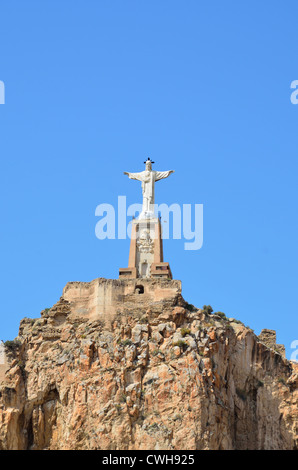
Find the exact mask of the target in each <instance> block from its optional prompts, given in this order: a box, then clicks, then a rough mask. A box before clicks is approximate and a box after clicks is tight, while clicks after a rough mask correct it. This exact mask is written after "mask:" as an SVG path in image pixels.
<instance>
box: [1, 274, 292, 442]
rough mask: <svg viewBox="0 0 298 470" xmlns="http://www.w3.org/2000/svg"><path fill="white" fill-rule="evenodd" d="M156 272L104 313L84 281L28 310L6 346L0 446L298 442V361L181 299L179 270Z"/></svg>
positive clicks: (242, 328) (241, 327) (236, 324)
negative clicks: (47, 305)
mask: <svg viewBox="0 0 298 470" xmlns="http://www.w3.org/2000/svg"><path fill="white" fill-rule="evenodd" d="M92 282H94V281H92ZM102 282H103V283H104V281H102ZM114 282H119V281H114ZM151 282H152V281H150V282H149V284H148V285H145V292H144V295H145V296H144V297H142V295H140V294H138V293H135V294H134V290H133V289H130V288H127V289H128V290H127V292H126V294H125V295H127V296H128V297H125V295H124V294H123V295H124V297H121V298H120V297H118V300H117V302H118V304H117V305H116V304H113V303H111V302H110V304H109V312H108V322H106V321H105V316H104V314H102V312H99V313H100V315H99V314H97V313H98V312H97V313H96V302H95V300H94V298H91V297H90V295H91V294H90V292H91V290H92V289H93V287H94V286H90V285H89V286H86V285H85V283H82V286H79V285H78V284H79V283H75V285H72V286H68V287H67V288H66V290H65V291H64V294H63V296H62V297H61V299H60V300H59V302H58V303H57V304H56V305H55V306H54V307H52V308H51V309H49V310H47V311H43V312H42V315H41V318H39V319H36V320H32V319H24V320H22V322H21V324H20V330H19V336H18V338H17V339H16V340H15V341H14V342H13V344H11V345H10V347H9V348H6V359H7V362H8V367H7V371H6V374H5V378H4V380H2V382H1V385H0V423H1V425H0V450H7V449H105V450H113V449H115V450H129V449H131V450H134V449H147V450H166V449H170V450H172V449H173V450H179V449H180V450H194V449H206V450H207V449H214V450H217V449H296V448H297V447H298V446H297V443H298V437H297V428H298V426H297V424H298V408H297V398H298V393H297V384H298V367H297V365H296V364H295V363H292V362H290V361H288V360H286V359H285V358H284V357H283V356H282V354H280V353H279V352H278V351H277V350H275V349H274V348H273V347H269V346H268V345H266V344H265V342H264V341H261V340H260V339H259V338H258V337H257V336H256V335H255V334H254V333H253V332H252V331H251V330H250V329H249V328H247V327H245V326H244V325H243V324H241V323H240V322H238V321H236V320H233V319H230V320H229V319H227V318H221V317H219V316H216V317H215V318H213V316H212V315H208V314H206V313H204V312H203V311H202V310H199V309H196V308H193V306H190V305H189V304H187V303H186V302H184V300H183V298H182V297H181V292H180V291H179V286H178V287H177V285H176V284H173V282H174V281H167V282H169V284H164V282H166V281H162V282H161V284H160V285H158V281H156V282H157V284H154V286H152V283H151ZM175 282H178V281H175ZM90 284H91V283H90ZM108 284H109V283H108ZM117 286H118V287H117V289H118V288H119V289H120V290H121V289H122V291H123V292H124V290H125V289H124V287H123V286H120V287H119V284H117ZM130 286H131V285H130ZM147 287H148V289H149V291H150V289H151V291H152V292H153V291H154V295H153V294H152V295H153V297H151V300H152V301H151V303H150V296H149V291H148V290H147V297H146V289H147ZM72 288H74V289H75V290H76V294H75V295H76V297H75V296H73V297H72V296H71V295H70V289H72ZM106 288H107V289H108V291H109V292H110V291H111V292H112V291H113V289H111V290H110V284H109V286H106ZM78 289H79V290H80V289H81V291H82V295H81V297H80V298H79V296H78V295H77V294H78V292H77V290H78ZM88 289H89V291H88ZM90 289H91V290H90ZM129 289H130V290H129ZM163 289H166V290H167V295H165V300H164V301H163V299H162V297H163V296H162V290H163ZM171 289H172V290H171ZM170 291H171V294H170V293H169V292H170ZM88 292H89V293H88ZM96 295H97V294H96ZM109 296H110V294H109ZM148 296H149V297H148ZM154 296H155V297H154ZM74 297H75V300H74ZM109 298H110V297H109ZM142 299H144V300H142ZM100 302H101V301H100ZM101 303H102V302H101ZM88 305H90V311H89V310H88V308H89V307H88ZM113 305H114V307H115V311H114V312H113V311H112V306H113ZM124 307H125V308H124ZM88 312H89V313H88Z"/></svg>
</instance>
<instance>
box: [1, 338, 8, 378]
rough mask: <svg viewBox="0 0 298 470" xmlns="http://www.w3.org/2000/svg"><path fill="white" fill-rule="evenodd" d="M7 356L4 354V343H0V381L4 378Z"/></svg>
mask: <svg viewBox="0 0 298 470" xmlns="http://www.w3.org/2000/svg"><path fill="white" fill-rule="evenodd" d="M7 367H8V364H7V358H6V354H5V348H4V344H3V343H0V382H1V381H2V380H4V378H5V372H6V370H7Z"/></svg>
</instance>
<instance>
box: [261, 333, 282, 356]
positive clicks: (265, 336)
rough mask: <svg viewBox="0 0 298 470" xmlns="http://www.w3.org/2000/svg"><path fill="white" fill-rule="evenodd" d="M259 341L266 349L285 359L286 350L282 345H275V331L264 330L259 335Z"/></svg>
mask: <svg viewBox="0 0 298 470" xmlns="http://www.w3.org/2000/svg"><path fill="white" fill-rule="evenodd" d="M259 340H260V341H261V342H262V343H264V344H266V346H267V347H268V348H271V349H274V350H275V351H277V352H279V353H280V354H281V355H282V356H283V357H286V349H285V347H284V345H283V344H276V331H275V330H269V329H267V328H265V329H264V330H262V331H261V333H260V334H259Z"/></svg>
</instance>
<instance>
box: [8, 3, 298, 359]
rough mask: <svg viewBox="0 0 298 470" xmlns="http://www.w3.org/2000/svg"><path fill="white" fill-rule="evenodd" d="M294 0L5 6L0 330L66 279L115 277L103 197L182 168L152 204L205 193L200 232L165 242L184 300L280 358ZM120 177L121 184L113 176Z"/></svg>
mask: <svg viewBox="0 0 298 470" xmlns="http://www.w3.org/2000/svg"><path fill="white" fill-rule="evenodd" d="M297 17H298V5H297V2H296V1H291V0H289V1H287V2H280V1H276V0H274V1H272V0H270V1H269V0H265V1H262V2H260V1H256V0H250V1H245V2H235V0H232V1H222V0H217V1H213V2H202V1H198V0H188V1H187V2H185V1H182V0H180V1H176V0H162V1H161V0H158V1H157V0H150V1H149V0H147V1H140V0H135V1H132V0H125V1H123V0H121V1H120V0H110V1H108V0H105V1H103V0H84V1H83V0H76V1H74V0H71V1H70V0H63V1H61V0H59V1H58V0H51V1H42V2H41V1H40V0H35V1H33V0H26V1H24V0H18V1H16V0H10V1H9V2H1V6H0V18H1V28H0V80H2V81H3V82H4V83H5V87H6V103H5V105H0V158H1V184H0V209H1V230H0V237H1V238H0V241H1V244H0V253H1V283H0V285H1V305H0V312H1V322H0V339H3V340H7V339H12V338H14V337H15V336H16V335H17V332H18V325H19V321H20V320H21V319H22V318H23V317H24V316H29V317H33V318H34V317H38V316H39V314H40V311H41V310H42V309H43V308H45V307H50V306H52V305H53V304H54V303H55V302H56V301H57V300H58V299H59V297H60V296H61V294H62V289H63V287H64V285H65V284H66V283H67V282H68V281H90V280H92V279H94V278H97V277H107V278H117V276H118V268H119V267H125V266H126V265H127V261H128V250H129V241H128V240H120V241H117V240H106V241H99V240H98V239H97V238H96V237H95V232H94V229H95V224H96V222H97V220H98V219H97V218H96V217H95V208H96V206H97V205H98V204H100V203H102V202H107V203H112V204H115V203H116V202H117V196H118V195H125V194H126V195H127V197H128V200H129V203H131V202H140V187H139V183H137V182H132V181H129V180H128V178H127V177H125V176H124V175H123V171H141V170H143V167H144V165H143V161H144V160H145V157H147V156H150V157H151V158H152V159H153V160H155V162H156V165H155V167H156V169H158V170H168V169H172V168H173V169H175V174H174V175H172V176H171V177H170V178H169V179H167V180H165V181H163V182H161V183H158V185H159V186H158V187H157V194H156V198H157V202H165V203H168V204H171V203H173V202H177V203H180V204H182V203H192V204H195V203H197V204H204V245H203V247H202V249H201V250H199V251H196V252H194V251H185V250H184V241H183V240H181V241H180V240H178V241H177V240H169V241H167V242H165V246H164V253H165V259H166V260H167V261H169V262H170V264H171V268H172V271H173V275H174V277H175V278H176V279H181V280H182V283H183V295H184V297H185V299H186V300H187V301H188V302H190V303H193V304H195V305H196V306H198V307H200V306H202V305H203V304H211V305H212V306H213V308H214V310H221V311H223V312H225V313H226V315H227V316H229V317H231V316H232V317H236V318H238V319H240V320H242V321H243V322H244V323H245V324H247V325H249V326H250V327H251V328H253V329H254V330H255V332H256V333H257V334H259V332H260V330H261V329H262V328H272V329H276V330H277V340H278V342H280V343H284V344H285V346H286V348H287V355H288V357H289V356H290V353H291V349H290V344H291V342H292V341H293V340H295V339H298V322H297V281H298V279H297V277H298V276H297V264H298V263H297V232H298V224H297V170H298V165H297V133H298V105H297V106H295V105H293V104H292V103H291V101H290V94H291V89H290V84H291V82H292V81H293V80H297V79H298V67H297V56H298V30H297ZM119 188H120V189H119Z"/></svg>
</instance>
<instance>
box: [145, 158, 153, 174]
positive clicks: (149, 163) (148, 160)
mask: <svg viewBox="0 0 298 470" xmlns="http://www.w3.org/2000/svg"><path fill="white" fill-rule="evenodd" d="M144 163H145V165H146V170H147V171H152V163H154V162H153V161H152V160H150V158H148V159H147V160H146V161H145V162H144Z"/></svg>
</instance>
